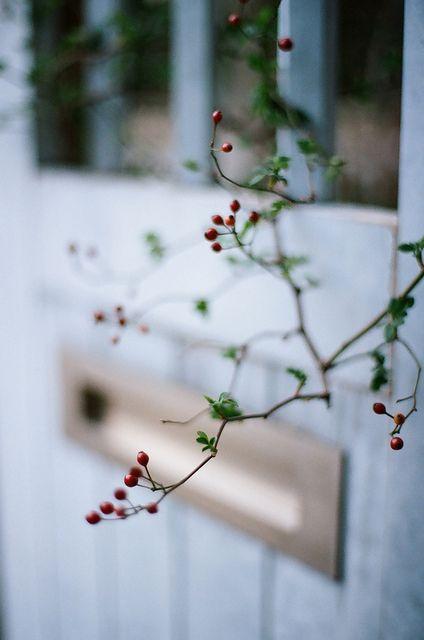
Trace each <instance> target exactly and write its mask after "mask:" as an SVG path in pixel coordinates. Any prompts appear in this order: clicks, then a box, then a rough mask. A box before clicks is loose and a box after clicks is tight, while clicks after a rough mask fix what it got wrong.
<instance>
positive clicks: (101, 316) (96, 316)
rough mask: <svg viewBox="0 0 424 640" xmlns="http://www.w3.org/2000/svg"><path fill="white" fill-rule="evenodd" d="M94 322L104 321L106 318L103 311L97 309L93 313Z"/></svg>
mask: <svg viewBox="0 0 424 640" xmlns="http://www.w3.org/2000/svg"><path fill="white" fill-rule="evenodd" d="M93 317H94V322H103V321H104V320H105V318H106V316H105V314H104V312H103V311H95V312H94V314H93Z"/></svg>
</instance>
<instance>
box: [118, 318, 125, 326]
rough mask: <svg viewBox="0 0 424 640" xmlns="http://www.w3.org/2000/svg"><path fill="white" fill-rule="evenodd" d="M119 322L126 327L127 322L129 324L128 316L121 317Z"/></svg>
mask: <svg viewBox="0 0 424 640" xmlns="http://www.w3.org/2000/svg"><path fill="white" fill-rule="evenodd" d="M118 322H119V324H120V325H121V327H125V326H126V324H127V319H126V318H119V320H118Z"/></svg>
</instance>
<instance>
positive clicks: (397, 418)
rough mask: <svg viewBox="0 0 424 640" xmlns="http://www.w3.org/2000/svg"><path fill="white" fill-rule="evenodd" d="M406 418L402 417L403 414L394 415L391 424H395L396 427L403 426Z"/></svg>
mask: <svg viewBox="0 0 424 640" xmlns="http://www.w3.org/2000/svg"><path fill="white" fill-rule="evenodd" d="M405 420H406V418H405V416H404V415H403V413H395V415H394V416H393V422H394V423H395V425H397V426H398V427H399V426H400V425H401V424H403V423H404V422H405Z"/></svg>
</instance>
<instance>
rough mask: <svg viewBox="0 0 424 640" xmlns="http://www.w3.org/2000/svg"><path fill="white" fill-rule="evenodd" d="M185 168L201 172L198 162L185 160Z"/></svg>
mask: <svg viewBox="0 0 424 640" xmlns="http://www.w3.org/2000/svg"><path fill="white" fill-rule="evenodd" d="M183 167H184V168H185V169H188V170H189V171H200V166H199V163H198V162H196V160H184V162H183Z"/></svg>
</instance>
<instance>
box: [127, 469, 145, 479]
mask: <svg viewBox="0 0 424 640" xmlns="http://www.w3.org/2000/svg"><path fill="white" fill-rule="evenodd" d="M128 475H129V476H135V477H136V478H142V477H143V472H142V470H141V469H140V467H131V469H130V470H129V471H128Z"/></svg>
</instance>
